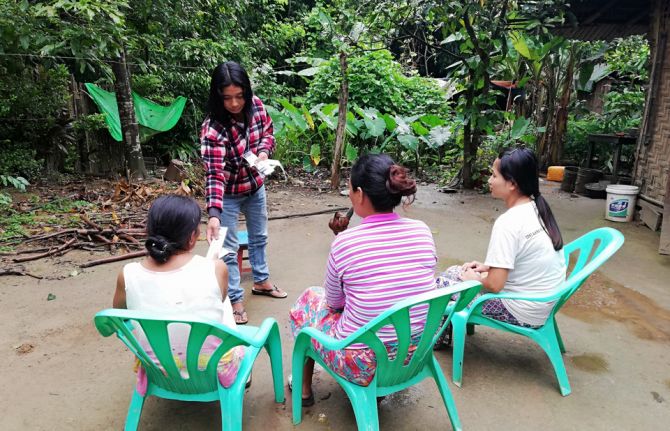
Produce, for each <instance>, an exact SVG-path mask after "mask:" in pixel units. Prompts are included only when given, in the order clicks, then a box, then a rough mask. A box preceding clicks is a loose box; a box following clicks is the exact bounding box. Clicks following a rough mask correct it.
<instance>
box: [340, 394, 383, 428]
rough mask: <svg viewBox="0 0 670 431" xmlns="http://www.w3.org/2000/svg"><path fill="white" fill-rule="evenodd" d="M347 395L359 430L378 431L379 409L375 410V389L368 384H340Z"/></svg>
mask: <svg viewBox="0 0 670 431" xmlns="http://www.w3.org/2000/svg"><path fill="white" fill-rule="evenodd" d="M342 388H343V389H344V391H345V392H346V393H347V395H348V396H349V400H350V401H351V407H353V409H354V414H355V415H356V425H357V426H358V430H359V431H379V411H378V410H377V389H376V388H375V387H374V386H373V385H372V384H371V385H369V386H358V385H354V384H353V383H345V384H342Z"/></svg>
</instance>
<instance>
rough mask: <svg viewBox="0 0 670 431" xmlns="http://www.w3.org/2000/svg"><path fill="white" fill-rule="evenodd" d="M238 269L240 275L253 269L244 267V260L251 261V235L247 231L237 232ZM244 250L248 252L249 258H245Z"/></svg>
mask: <svg viewBox="0 0 670 431" xmlns="http://www.w3.org/2000/svg"><path fill="white" fill-rule="evenodd" d="M237 243H238V245H239V248H238V249H237V267H238V268H239V269H240V274H245V273H247V272H251V267H250V266H247V267H242V261H243V260H249V234H248V233H247V231H246V230H238V231H237ZM244 250H247V257H244Z"/></svg>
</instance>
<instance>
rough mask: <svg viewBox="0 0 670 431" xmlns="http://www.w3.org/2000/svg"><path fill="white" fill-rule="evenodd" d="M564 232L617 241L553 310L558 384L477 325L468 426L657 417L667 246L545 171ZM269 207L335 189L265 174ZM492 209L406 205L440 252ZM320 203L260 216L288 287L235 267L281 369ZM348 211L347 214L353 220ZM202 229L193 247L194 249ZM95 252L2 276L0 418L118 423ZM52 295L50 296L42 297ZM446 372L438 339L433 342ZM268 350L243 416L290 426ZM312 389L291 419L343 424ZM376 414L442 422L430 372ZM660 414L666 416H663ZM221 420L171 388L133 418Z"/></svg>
mask: <svg viewBox="0 0 670 431" xmlns="http://www.w3.org/2000/svg"><path fill="white" fill-rule="evenodd" d="M543 188H544V194H545V196H547V197H548V199H549V202H550V203H551V205H552V208H553V209H554V213H555V214H556V217H557V219H558V221H559V225H560V226H561V229H562V232H563V235H564V239H565V240H566V241H570V240H572V239H574V238H576V237H578V236H579V235H581V234H583V233H586V232H587V231H589V230H591V229H593V228H596V227H599V226H613V227H616V228H618V229H620V230H621V231H622V232H623V233H624V236H625V237H626V243H625V244H624V246H623V247H622V249H621V250H620V251H619V253H617V254H616V255H615V256H614V257H613V258H612V259H611V260H610V261H609V262H608V263H606V264H605V265H604V266H603V267H602V269H601V271H599V272H598V273H597V274H596V275H595V276H593V277H592V278H591V279H590V281H589V282H588V284H587V285H586V286H584V287H583V288H582V289H581V290H580V291H579V292H578V294H577V295H575V297H574V298H573V299H572V300H571V301H570V302H569V303H568V304H567V305H566V306H565V307H564V309H563V311H562V312H561V313H560V314H559V316H558V322H559V325H560V327H561V332H562V334H563V338H564V341H565V343H566V348H567V353H566V354H565V355H564V359H565V363H566V368H567V370H568V375H569V378H570V383H571V385H572V390H573V392H572V394H571V395H570V396H568V397H562V396H561V395H560V392H559V391H558V387H557V383H556V379H555V376H554V373H553V369H552V367H551V365H550V363H549V360H548V359H547V357H546V356H545V354H544V353H543V352H542V350H541V349H540V348H539V347H538V346H537V345H535V344H533V343H532V342H531V341H529V340H527V339H524V338H521V337H516V336H512V335H508V334H501V333H499V332H496V331H493V330H489V329H487V328H483V329H480V328H478V329H477V333H476V334H475V335H474V336H472V337H469V338H468V340H467V342H466V348H465V362H464V376H463V387H462V388H458V387H456V386H455V385H453V384H451V383H450V389H451V391H452V393H453V395H454V398H455V400H456V405H457V407H458V411H459V415H460V418H461V422H462V423H463V426H464V428H465V429H471V430H484V429H512V428H514V429H518V430H535V429H540V428H542V429H546V430H573V429H574V430H580V429H593V430H613V429H622V430H623V429H642V430H652V429H662V428H665V427H666V426H667V423H668V422H670V349H669V348H668V347H670V343H669V341H670V289H669V288H670V284H669V283H668V280H669V279H670V257H668V256H660V255H658V254H657V252H656V250H657V246H658V236H657V234H655V233H653V232H651V231H650V230H649V229H647V228H646V227H644V226H639V225H637V224H635V223H628V224H620V223H612V222H608V221H605V220H604V218H603V212H604V201H602V200H590V199H588V198H582V197H576V196H571V195H568V194H564V193H560V192H559V191H558V190H557V187H556V185H554V184H544V186H543ZM268 193H269V194H268V196H269V201H270V203H269V210H270V216H271V217H273V216H279V215H288V214H300V213H308V212H314V211H320V210H324V209H329V208H333V209H334V208H338V207H346V206H347V205H348V199H347V198H346V197H343V196H340V195H338V194H331V193H325V192H324V193H321V192H318V191H315V190H313V189H307V188H296V187H279V186H273V187H270V189H269V192H268ZM502 211H504V206H503V204H502V203H501V202H499V201H495V200H493V199H492V198H491V197H490V196H488V195H481V194H477V193H455V194H444V193H440V192H438V191H437V189H436V188H435V187H433V186H430V185H424V186H422V187H421V188H420V192H419V194H418V199H417V201H416V202H415V204H414V205H412V206H411V207H409V208H408V209H407V210H399V212H400V213H401V214H402V215H404V216H407V217H412V218H417V219H421V220H424V221H425V222H426V223H427V224H428V225H429V226H430V227H431V229H432V230H433V235H434V237H435V242H436V244H437V249H438V255H439V256H440V262H439V267H440V268H446V267H447V266H448V265H450V264H454V263H460V262H462V261H464V260H466V259H473V258H479V259H482V258H483V257H484V254H485V251H486V247H487V243H488V237H489V233H490V229H491V226H492V223H493V221H494V220H495V218H496V217H497V216H498V215H499V214H500V213H501V212H502ZM329 217H330V215H328V214H324V215H316V216H309V217H301V218H288V219H277V220H271V221H270V224H269V230H270V244H269V248H268V257H269V262H270V269H271V273H272V276H271V277H272V280H273V281H274V282H275V283H276V284H277V285H279V286H281V287H282V288H283V289H285V290H286V291H288V292H289V298H288V299H285V300H277V299H271V298H265V297H252V296H251V295H250V292H249V289H250V287H251V283H252V280H251V278H250V277H249V276H248V275H246V276H245V277H244V278H243V284H244V286H245V289H246V290H247V296H246V306H247V310H248V312H249V317H250V323H251V324H254V325H257V324H259V323H260V322H261V321H262V320H263V319H264V318H265V317H274V318H275V319H277V320H278V322H279V324H280V327H281V336H282V341H283V342H282V344H283V352H284V375H285V376H288V375H289V374H290V372H291V370H290V354H291V349H292V339H291V337H290V335H289V331H288V317H287V312H288V309H289V308H290V306H291V303H292V300H294V299H295V298H296V297H297V296H298V295H299V293H300V292H301V291H302V290H303V289H304V288H305V287H307V286H310V285H318V284H320V283H321V281H322V277H323V275H324V266H325V261H326V256H327V253H328V249H329V245H330V242H331V240H332V233H331V232H330V231H329V230H328V228H327V222H328V219H329ZM358 221H359V220H358V219H357V218H354V220H353V221H352V224H356V223H358ZM205 250H206V243H205V241H202V242H201V243H200V244H199V245H198V248H197V251H198V252H200V253H201V254H204V253H205ZM99 257H101V255H100V254H97V255H91V254H89V253H87V252H71V253H68V254H66V255H64V256H62V257H59V258H53V259H48V260H40V261H37V262H34V263H31V264H26V265H25V266H26V269H27V271H29V272H30V273H33V274H36V275H42V276H48V279H43V280H36V279H33V278H30V277H18V276H5V277H0V309H1V310H2V313H1V315H0V322H1V324H2V328H3V331H2V333H1V334H0V358H1V359H2V361H3V362H4V363H5V371H4V372H3V373H2V387H3V390H2V391H1V392H0V429H2V430H20V429H30V430H65V429H67V430H91V429H122V428H123V424H124V420H125V415H126V412H127V407H128V402H129V400H130V395H131V391H132V387H133V383H134V375H133V373H132V371H131V363H132V357H131V356H132V355H131V354H130V353H129V352H128V351H127V350H126V349H125V348H124V347H123V345H122V344H121V343H120V342H119V341H118V340H116V339H115V338H114V337H109V338H102V337H101V336H100V335H99V334H98V333H97V332H96V330H95V328H94V326H93V323H92V318H93V315H94V314H95V313H96V312H97V311H99V310H102V309H104V308H106V307H109V306H111V300H112V294H113V290H114V280H115V277H116V274H117V273H118V271H119V270H120V268H121V267H122V266H123V265H124V264H125V263H126V262H118V263H112V264H107V265H103V266H98V267H93V268H89V269H80V268H79V267H78V264H79V263H81V262H84V261H87V260H91V259H94V258H99ZM49 298H51V299H49ZM437 357H438V361H439V362H440V364H441V365H442V368H443V370H444V373H445V375H446V376H447V380H449V381H450V376H451V351H450V350H446V351H440V352H438V353H437ZM269 382H270V374H269V363H268V360H267V357H266V356H265V355H263V356H261V357H260V358H259V360H258V361H257V362H256V365H255V367H254V381H253V385H252V386H251V388H250V389H249V390H248V391H247V393H246V396H245V400H244V427H245V429H250V430H255V429H264V430H268V429H279V430H287V429H292V428H293V425H292V423H291V415H290V410H291V408H290V406H291V403H290V400H289V397H290V393H289V392H288V391H286V396H287V401H286V402H285V403H284V404H275V403H274V402H273V395H272V393H271V392H270V390H269V388H270V387H271V386H270V384H269ZM314 390H315V394H316V399H317V403H316V404H315V406H313V407H311V408H308V409H305V413H304V419H303V423H302V424H301V425H300V426H298V427H297V429H309V430H311V429H314V430H343V429H354V428H355V418H354V416H353V412H352V410H351V407H350V404H349V401H348V399H347V397H346V395H345V394H344V392H343V391H342V390H341V389H340V388H339V387H338V386H337V385H336V383H335V382H334V381H333V380H332V379H331V378H330V377H329V376H328V375H326V373H325V372H320V373H318V374H317V376H316V379H315V386H314ZM379 416H380V425H381V428H382V429H391V428H393V429H403V430H422V429H449V424H448V418H447V414H446V411H445V408H444V406H443V404H442V402H441V399H440V396H439V393H438V391H437V388H436V386H435V385H434V383H432V382H431V381H429V380H427V381H424V382H422V383H421V384H419V385H416V386H415V387H413V388H411V389H409V390H407V391H404V392H401V393H398V394H394V395H392V396H390V397H388V398H386V399H385V400H384V401H382V402H381V404H380V409H379ZM663 423H666V425H662V424H663ZM218 427H220V411H219V405H218V403H182V402H176V401H169V400H161V399H155V398H150V399H149V400H148V401H147V402H146V403H145V407H144V411H143V413H142V418H141V422H140V429H143V430H167V429H170V430H172V429H177V430H180V429H184V430H186V429H188V430H201V429H202V430H205V429H216V428H218Z"/></svg>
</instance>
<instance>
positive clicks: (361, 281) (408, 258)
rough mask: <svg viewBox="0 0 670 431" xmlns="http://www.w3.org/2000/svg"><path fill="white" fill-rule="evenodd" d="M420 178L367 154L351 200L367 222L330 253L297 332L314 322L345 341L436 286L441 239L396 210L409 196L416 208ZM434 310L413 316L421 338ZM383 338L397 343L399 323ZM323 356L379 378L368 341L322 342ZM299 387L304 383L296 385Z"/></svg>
mask: <svg viewBox="0 0 670 431" xmlns="http://www.w3.org/2000/svg"><path fill="white" fill-rule="evenodd" d="M415 193H416V182H415V181H414V180H412V179H410V178H408V177H407V169H405V168H403V167H401V166H398V165H396V164H395V163H394V162H393V160H392V159H391V158H390V157H389V156H387V155H385V154H375V155H366V156H363V157H361V158H360V159H358V161H357V162H356V163H355V164H354V166H353V168H352V170H351V179H350V182H349V199H350V200H351V203H352V205H353V208H354V211H355V213H356V214H357V215H358V216H359V217H361V218H362V219H363V220H362V222H361V224H360V225H359V226H356V227H353V228H350V229H348V230H346V231H344V232H341V233H340V234H339V235H338V236H337V237H336V238H335V240H334V241H333V244H332V246H331V249H330V254H329V256H328V264H327V267H326V279H325V285H324V287H310V288H309V289H307V290H306V291H305V292H304V293H303V294H302V295H301V296H300V298H298V300H297V302H296V303H295V305H294V306H293V307H292V309H291V311H290V321H291V330H292V332H293V334H294V336H295V335H297V334H298V332H299V331H300V330H301V329H302V328H304V327H314V328H317V329H319V330H321V331H323V332H325V333H326V334H328V335H330V336H332V337H335V338H338V339H343V338H346V337H347V336H349V335H350V334H352V333H353V332H355V331H356V330H357V329H359V328H360V327H361V326H363V325H365V324H366V323H368V322H369V321H370V320H372V319H374V318H375V317H377V316H378V315H379V314H381V313H382V312H384V311H385V310H386V309H388V308H390V307H391V306H392V305H394V304H396V303H397V302H398V301H401V300H403V299H405V298H409V297H412V296H415V295H419V294H421V293H424V292H428V291H431V290H433V289H435V279H434V276H433V274H434V270H435V264H436V261H437V258H436V252H435V243H434V242H433V236H432V234H431V232H430V229H429V228H428V226H426V225H425V224H424V223H423V222H421V221H418V220H412V219H408V218H402V217H400V216H399V215H398V214H396V213H395V212H394V208H395V207H397V206H398V205H399V204H400V202H401V200H402V198H403V197H406V199H405V203H404V204H405V205H409V204H410V203H411V202H412V201H413V198H414V194H415ZM426 313H427V308H421V307H415V309H413V310H412V311H411V313H410V319H411V325H412V329H413V330H414V331H415V332H416V336H417V337H416V339H417V342H418V338H419V337H420V333H419V332H420V331H421V329H422V328H423V326H424V325H425V319H426ZM378 336H379V337H380V338H381V340H382V341H383V342H384V343H385V344H387V346H389V347H390V351H392V350H393V348H394V347H395V348H397V336H396V334H395V332H394V330H393V329H392V328H382V329H381V330H380V331H379V332H378ZM314 343H315V347H316V348H317V349H318V351H319V353H320V354H321V357H322V358H323V359H324V361H325V362H326V363H327V364H328V366H329V368H331V369H332V370H334V371H335V372H336V373H338V374H339V375H341V376H342V377H344V378H346V379H348V380H350V381H352V382H355V383H357V384H359V385H363V386H367V385H368V384H370V382H371V381H372V379H373V377H374V371H375V368H376V360H375V354H374V352H373V351H372V350H370V349H368V348H366V347H365V346H364V345H363V344H360V345H354V346H351V347H350V348H348V349H345V350H344V351H328V350H325V349H323V348H322V347H321V346H320V345H319V344H318V343H316V342H314ZM313 370H314V361H313V360H311V359H308V362H307V364H306V365H305V368H304V375H303V387H302V398H303V406H310V405H312V404H314V395H313V393H312V387H311V384H312V373H313ZM296 390H297V388H296Z"/></svg>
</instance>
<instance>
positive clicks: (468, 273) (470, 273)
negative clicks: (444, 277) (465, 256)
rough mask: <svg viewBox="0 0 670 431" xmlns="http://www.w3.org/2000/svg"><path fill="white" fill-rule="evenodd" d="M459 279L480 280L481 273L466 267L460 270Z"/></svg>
mask: <svg viewBox="0 0 670 431" xmlns="http://www.w3.org/2000/svg"><path fill="white" fill-rule="evenodd" d="M461 280H463V281H468V280H475V281H481V280H482V275H481V274H480V273H479V272H477V271H475V270H474V269H473V268H468V269H466V270H463V271H461Z"/></svg>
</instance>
